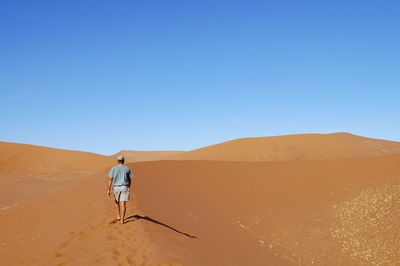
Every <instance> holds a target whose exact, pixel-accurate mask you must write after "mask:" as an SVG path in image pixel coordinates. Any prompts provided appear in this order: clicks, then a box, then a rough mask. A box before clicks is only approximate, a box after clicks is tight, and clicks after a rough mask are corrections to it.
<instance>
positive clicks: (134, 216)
mask: <svg viewBox="0 0 400 266" xmlns="http://www.w3.org/2000/svg"><path fill="white" fill-rule="evenodd" d="M140 219H142V220H146V221H149V222H152V223H155V224H159V225H161V226H164V227H167V228H169V229H171V230H173V231H175V232H177V233H179V234H181V235H184V236H186V237H189V238H195V239H197V237H196V236H193V235H190V234H187V233H184V232H181V231H179V230H177V229H175V228H173V227H171V226H169V225H167V224H164V223H162V222H159V221H157V220H154V219H152V218H150V217H148V216H141V215H137V214H136V215H131V216H129V217H128V218H126V221H125V223H130V222H134V221H137V220H140Z"/></svg>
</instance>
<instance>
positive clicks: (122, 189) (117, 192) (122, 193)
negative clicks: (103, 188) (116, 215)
mask: <svg viewBox="0 0 400 266" xmlns="http://www.w3.org/2000/svg"><path fill="white" fill-rule="evenodd" d="M114 197H115V200H116V201H129V187H127V186H117V187H114Z"/></svg>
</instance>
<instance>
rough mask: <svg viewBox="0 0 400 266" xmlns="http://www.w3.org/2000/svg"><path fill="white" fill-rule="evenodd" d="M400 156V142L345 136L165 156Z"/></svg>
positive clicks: (243, 143)
mask: <svg viewBox="0 0 400 266" xmlns="http://www.w3.org/2000/svg"><path fill="white" fill-rule="evenodd" d="M396 153H400V142H395V141H386V140H380V139H372V138H366V137H360V136H356V135H352V134H348V133H334V134H302V135H286V136H276V137H260V138H243V139H236V140H232V141H228V142H224V143H220V144H216V145H212V146H208V147H204V148H201V149H197V150H193V151H189V152H185V153H182V154H178V155H174V156H171V157H169V158H168V159H169V160H213V161H294V160H323V159H339V158H357V157H371V156H379V155H388V154H396Z"/></svg>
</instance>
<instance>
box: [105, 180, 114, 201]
mask: <svg viewBox="0 0 400 266" xmlns="http://www.w3.org/2000/svg"><path fill="white" fill-rule="evenodd" d="M113 180H114V179H113V178H109V177H108V191H107V195H108V196H109V197H111V185H112V183H113Z"/></svg>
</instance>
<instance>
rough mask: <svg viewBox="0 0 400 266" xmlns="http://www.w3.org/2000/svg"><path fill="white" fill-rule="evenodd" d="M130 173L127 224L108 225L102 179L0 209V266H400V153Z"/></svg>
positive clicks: (159, 166) (172, 164) (172, 165)
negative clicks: (132, 194) (131, 184)
mask: <svg viewBox="0 0 400 266" xmlns="http://www.w3.org/2000/svg"><path fill="white" fill-rule="evenodd" d="M129 166H130V167H131V168H132V169H133V171H134V173H135V182H134V191H135V200H134V201H133V202H131V203H130V205H129V206H128V208H129V211H128V216H129V217H130V218H129V223H127V224H126V225H123V226H121V225H119V224H117V223H113V219H112V217H113V216H114V215H115V214H114V209H113V207H114V206H113V203H112V201H111V200H110V199H108V198H107V197H106V195H105V190H106V188H105V185H106V178H105V175H106V173H107V171H106V170H105V171H103V172H99V173H97V174H95V175H93V176H91V177H88V178H85V179H84V180H83V181H80V182H78V183H75V184H72V185H70V186H68V187H66V188H64V189H62V190H59V191H58V192H57V193H53V194H48V195H46V196H43V197H41V198H39V199H37V200H34V201H31V202H27V203H24V204H20V205H19V206H16V207H14V208H10V209H7V210H3V211H1V212H0V226H1V228H2V230H1V232H0V243H2V245H1V246H0V256H1V258H2V262H3V263H4V264H5V265H13V264H17V263H21V264H26V265H32V264H36V265H48V264H62V263H64V264H73V265H83V264H85V265H88V264H101V265H110V264H122V265H129V264H131V265H143V264H144V265H166V264H168V263H169V264H171V265H179V264H184V265H269V264H273V265H290V264H299V263H302V264H307V265H308V264H312V263H314V264H330V265H339V264H342V265H343V264H363V263H364V264H372V263H375V264H391V265H396V264H399V262H400V253H399V250H400V244H399V242H398V231H399V229H400V222H399V221H400V209H399V208H398V206H400V155H389V156H379V157H371V158H357V159H338V160H317V161H296V162H210V161H155V162H140V163H133V164H130V165H129ZM136 202H137V206H136ZM21 250H24V252H21Z"/></svg>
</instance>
